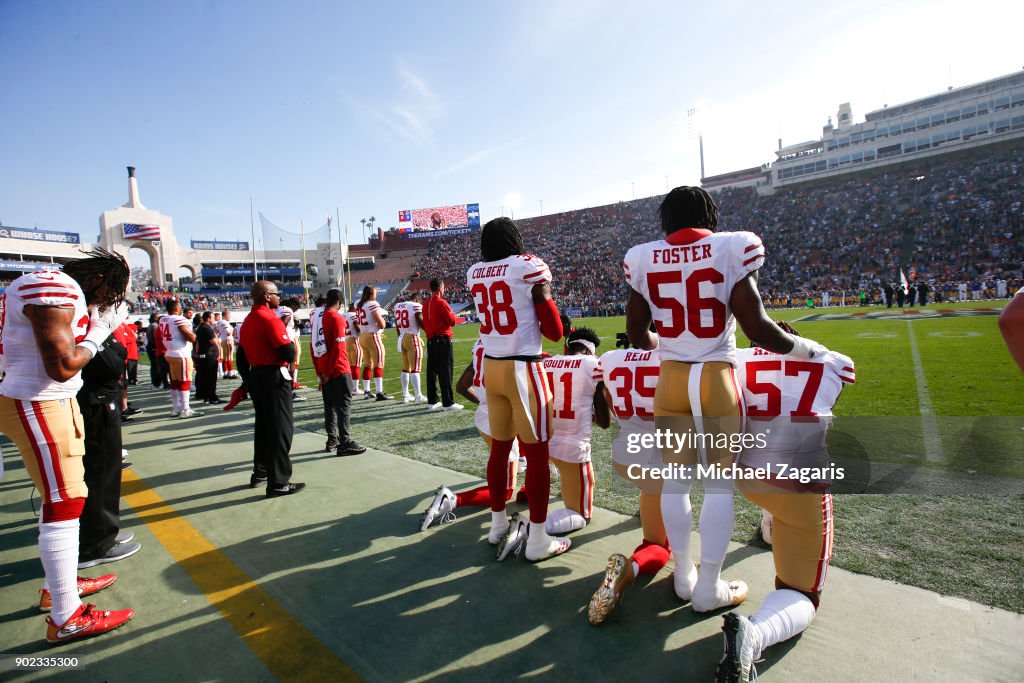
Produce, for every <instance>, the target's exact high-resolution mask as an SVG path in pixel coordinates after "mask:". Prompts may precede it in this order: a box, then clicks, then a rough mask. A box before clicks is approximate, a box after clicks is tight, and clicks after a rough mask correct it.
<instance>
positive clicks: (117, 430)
mask: <svg viewBox="0 0 1024 683" xmlns="http://www.w3.org/2000/svg"><path fill="white" fill-rule="evenodd" d="M127 357H128V351H127V349H125V347H124V346H122V345H121V344H119V343H118V342H117V341H116V340H115V339H114V337H113V336H110V337H107V340H106V341H105V342H103V346H102V347H101V348H100V350H99V352H98V353H97V354H96V355H95V356H94V357H93V359H92V360H91V361H89V363H88V364H87V365H86V366H85V367H84V368H82V388H81V389H80V390H79V392H78V406H79V408H80V409H81V413H82V423H83V425H84V426H85V455H84V456H82V465H83V467H84V469H85V485H86V486H87V487H88V489H89V495H88V496H87V497H86V499H85V507H84V508H83V509H82V517H81V521H80V524H81V528H80V531H79V536H78V568H79V569H85V568H87V567H95V566H96V565H98V564H106V563H108V562H117V561H118V560H123V559H124V558H126V557H129V556H131V555H134V554H135V553H137V552H138V551H139V549H140V548H142V545H141V544H139V543H135V542H133V541H132V539H133V538H134V537H135V534H133V533H132V532H130V531H125V532H121V516H120V512H121V382H120V378H121V373H122V372H123V371H124V361H125V359H126V358H127Z"/></svg>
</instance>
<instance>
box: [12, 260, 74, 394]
mask: <svg viewBox="0 0 1024 683" xmlns="http://www.w3.org/2000/svg"><path fill="white" fill-rule="evenodd" d="M28 304H32V305H35V306H59V307H60V308H70V309H72V311H73V312H72V315H71V331H72V334H74V336H75V342H76V343H77V342H80V341H82V339H84V338H85V333H86V332H87V331H88V329H89V309H88V308H87V306H86V304H85V294H83V293H82V288H81V287H79V286H78V283H77V282H75V281H74V280H73V279H72V278H71V277H70V276H69V275H65V274H64V273H62V272H60V271H57V270H42V271H38V272H35V273H28V274H26V275H22V276H21V277H19V278H18V279H16V280H15V281H14V282H12V283H11V284H10V285H8V287H7V290H6V291H5V292H4V294H3V296H2V297H0V355H2V359H3V367H4V372H6V373H7V374H6V375H5V376H4V379H3V382H0V394H2V395H4V396H10V397H11V398H17V399H21V400H24V401H52V400H57V399H66V398H72V397H74V396H75V394H77V393H78V390H79V389H81V388H82V375H81V373H78V374H76V375H75V376H74V377H72V378H71V379H69V380H67V381H66V382H57V381H54V380H52V379H50V378H49V377H48V376H47V374H46V367H45V366H44V365H43V357H42V355H41V354H40V353H39V346H38V345H37V344H36V337H35V333H34V332H33V331H32V321H30V320H29V319H28V317H27V316H26V315H25V306H26V305H28Z"/></svg>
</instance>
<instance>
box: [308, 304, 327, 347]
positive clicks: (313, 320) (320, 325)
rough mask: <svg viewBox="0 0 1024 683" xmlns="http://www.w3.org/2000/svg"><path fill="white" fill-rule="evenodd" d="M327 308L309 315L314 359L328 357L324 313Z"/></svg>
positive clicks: (314, 310)
mask: <svg viewBox="0 0 1024 683" xmlns="http://www.w3.org/2000/svg"><path fill="white" fill-rule="evenodd" d="M325 310H327V309H326V308H325V307H323V306H320V307H318V308H314V309H313V312H312V313H310V314H309V325H310V339H311V342H310V343H311V345H312V347H313V357H314V358H322V357H323V356H325V355H327V339H325V338H324V311H325Z"/></svg>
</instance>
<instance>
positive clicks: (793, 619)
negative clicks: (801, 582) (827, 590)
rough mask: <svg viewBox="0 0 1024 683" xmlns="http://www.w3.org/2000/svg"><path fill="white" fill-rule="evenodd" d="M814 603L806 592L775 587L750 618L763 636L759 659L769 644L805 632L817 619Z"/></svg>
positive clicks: (756, 656) (758, 652) (757, 656)
mask: <svg viewBox="0 0 1024 683" xmlns="http://www.w3.org/2000/svg"><path fill="white" fill-rule="evenodd" d="M814 615H815V609H814V603H813V602H811V599H810V598H808V597H807V596H806V595H804V594H803V593H798V592H796V591H794V590H790V589H788V588H783V589H782V590H777V591H772V592H771V593H769V594H768V595H767V596H765V599H764V600H763V601H762V602H761V606H760V607H759V608H758V609H757V613H756V614H755V615H754V616H752V617H750V622H751V623H752V624H753V625H754V627H755V628H756V629H757V632H758V633H759V634H760V636H761V647H760V649H759V650H758V651H757V652H755V653H754V659H759V658H760V657H761V654H762V653H763V652H764V650H765V648H767V647H769V646H771V645H775V644H776V643H781V642H782V641H784V640H789V639H790V638H792V637H793V636H795V635H797V634H798V633H803V632H804V631H805V630H807V627H808V626H810V625H811V622H812V621H813V620H814Z"/></svg>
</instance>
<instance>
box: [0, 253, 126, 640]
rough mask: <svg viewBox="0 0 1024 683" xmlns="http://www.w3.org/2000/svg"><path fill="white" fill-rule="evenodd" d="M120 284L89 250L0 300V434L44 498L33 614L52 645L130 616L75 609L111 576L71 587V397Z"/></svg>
mask: <svg viewBox="0 0 1024 683" xmlns="http://www.w3.org/2000/svg"><path fill="white" fill-rule="evenodd" d="M128 276H129V271H128V264H127V263H126V262H125V260H124V258H123V257H121V256H119V255H116V254H112V253H110V252H108V251H106V250H104V249H93V250H92V251H90V252H87V254H86V258H82V259H77V260H75V261H72V262H70V263H68V264H66V265H65V266H64V271H63V272H60V271H40V272H36V273H29V274H27V275H22V276H21V277H19V278H18V279H16V280H15V281H14V282H12V283H11V284H10V285H9V286H8V287H7V289H6V291H5V292H4V325H3V330H2V334H3V338H2V342H3V357H4V370H5V372H6V375H5V377H4V379H3V382H2V383H0V432H2V433H4V434H6V435H7V436H8V437H10V439H11V440H12V441H13V442H14V444H15V446H16V447H17V448H18V451H19V452H20V453H21V458H22V460H23V461H24V463H25V469H26V470H27V471H28V474H29V476H30V477H31V478H32V483H33V484H34V485H35V487H36V489H37V490H38V491H39V492H40V495H41V498H42V512H41V515H40V518H39V559H40V560H41V561H42V564H43V571H44V572H45V574H46V585H45V586H44V587H43V589H44V591H46V592H44V593H43V595H42V600H41V602H40V607H42V608H43V609H45V608H46V607H50V608H51V610H52V611H51V612H50V616H49V617H47V619H46V623H47V629H46V640H47V641H49V642H51V643H59V642H64V641H67V640H72V639H75V638H84V637H88V636H94V635H98V634H100V633H104V632H106V631H110V630H111V629H115V628H117V627H118V626H120V625H122V624H124V623H125V622H126V621H128V620H129V619H131V618H132V617H133V616H134V615H135V612H134V611H133V610H117V611H101V610H98V609H95V606H94V605H83V604H82V601H81V599H80V597H79V596H80V595H88V594H90V593H95V592H96V591H98V590H102V589H103V588H105V587H106V586H108V585H110V583H112V581H113V579H112V578H111V577H110V576H107V577H102V579H78V580H77V581H76V578H75V565H76V559H77V557H78V535H79V517H80V516H81V514H82V508H83V506H84V505H85V498H86V494H87V490H86V487H85V483H84V470H83V466H82V454H83V453H84V452H85V444H84V442H83V437H84V429H83V428H82V416H81V413H80V412H79V410H78V402H77V401H76V400H75V395H76V394H77V393H78V390H79V389H80V388H81V387H82V372H81V371H82V368H84V367H85V365H86V364H87V363H88V362H89V361H90V360H92V358H93V356H95V355H96V353H97V352H98V351H99V349H100V345H101V344H103V342H104V341H106V339H107V337H109V336H110V333H111V331H112V330H113V329H115V328H116V327H117V326H118V325H119V324H120V322H121V321H120V320H118V319H117V316H116V314H113V313H112V312H111V310H110V309H111V307H113V306H115V305H116V304H117V303H119V302H120V301H121V300H122V298H123V297H124V292H125V290H126V289H127V287H128ZM87 305H88V307H87ZM101 308H106V311H103V310H101ZM90 309H91V310H90Z"/></svg>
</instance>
